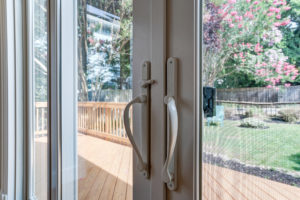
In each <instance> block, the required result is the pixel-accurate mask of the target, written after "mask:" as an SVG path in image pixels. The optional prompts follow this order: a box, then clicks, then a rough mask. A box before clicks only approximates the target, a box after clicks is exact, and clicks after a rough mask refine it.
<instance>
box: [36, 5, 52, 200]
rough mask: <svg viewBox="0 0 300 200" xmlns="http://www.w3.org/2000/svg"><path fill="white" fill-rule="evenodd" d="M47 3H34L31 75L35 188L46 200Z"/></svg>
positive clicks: (40, 197) (37, 196) (40, 196)
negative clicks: (32, 79)
mask: <svg viewBox="0 0 300 200" xmlns="http://www.w3.org/2000/svg"><path fill="white" fill-rule="evenodd" d="M47 4H48V1H47V0H35V1H34V13H33V15H34V19H33V20H34V21H33V49H34V53H33V73H34V76H33V77H34V128H35V133H34V166H33V167H34V188H35V196H36V198H37V199H40V200H44V199H47V187H48V181H47V180H48V173H47V171H48V152H47V146H48V144H47V143H48V139H47V134H48V132H47V127H48V125H47V123H48V122H47V120H48V114H47V92H48V86H47V74H48V72H47V65H48V61H47V45H48V42H47V37H48V36H47V26H48V23H47V10H48V9H47Z"/></svg>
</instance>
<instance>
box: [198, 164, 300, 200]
mask: <svg viewBox="0 0 300 200" xmlns="http://www.w3.org/2000/svg"><path fill="white" fill-rule="evenodd" d="M202 173H203V191H204V192H203V195H202V197H203V200H227V199H230V200H240V199H241V200H242V199H243V200H244V199H245V200H247V199H248V200H274V199H275V200H299V199H300V188H298V187H293V186H290V185H286V184H282V183H279V182H275V181H270V180H268V179H264V178H260V177H257V176H252V175H249V174H245V173H241V172H237V171H233V170H230V169H227V168H222V167H217V166H214V165H209V164H204V166H203V171H202Z"/></svg>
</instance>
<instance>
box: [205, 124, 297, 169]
mask: <svg viewBox="0 0 300 200" xmlns="http://www.w3.org/2000/svg"><path fill="white" fill-rule="evenodd" d="M239 125H240V121H231V120H225V121H224V126H223V127H220V126H210V127H207V126H204V136H203V144H204V145H203V148H204V151H205V152H210V153H217V154H220V155H223V156H227V157H228V158H230V159H234V158H235V159H239V160H240V161H242V162H244V163H247V164H253V165H259V166H267V167H272V168H282V169H286V170H288V171H298V172H300V124H288V123H267V126H269V127H270V128H268V129H251V128H241V127H239Z"/></svg>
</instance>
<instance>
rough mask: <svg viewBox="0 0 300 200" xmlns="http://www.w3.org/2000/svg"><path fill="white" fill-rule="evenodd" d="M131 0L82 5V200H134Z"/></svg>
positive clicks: (89, 0)
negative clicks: (128, 109) (126, 115)
mask: <svg viewBox="0 0 300 200" xmlns="http://www.w3.org/2000/svg"><path fill="white" fill-rule="evenodd" d="M131 44H132V0H113V1H100V0H79V1H78V137H77V141H78V148H77V149H78V198H79V199H103V200H106V199H112V198H119V197H122V199H132V149H131V146H130V143H129V140H128V138H127V136H126V133H125V129H124V124H123V112H124V108H125V106H126V104H127V102H128V101H130V100H131V99H132V73H131V69H132V65H131V61H132V48H131V46H132V45H131Z"/></svg>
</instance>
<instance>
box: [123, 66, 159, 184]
mask: <svg viewBox="0 0 300 200" xmlns="http://www.w3.org/2000/svg"><path fill="white" fill-rule="evenodd" d="M153 83H154V81H153V80H151V79H150V62H148V61H146V62H144V63H143V65H142V82H141V83H140V86H141V89H142V94H141V95H139V96H138V97H136V98H134V99H133V100H132V101H130V102H129V103H128V104H127V105H126V107H125V110H124V115H123V119H124V126H125V130H126V133H127V136H128V139H129V141H130V143H131V145H132V148H133V150H134V152H135V153H136V155H137V158H138V163H137V168H138V170H139V171H140V172H141V173H142V175H143V176H144V177H145V178H148V177H149V139H150V136H149V117H150V113H149V112H150V86H151V84H153ZM136 103H139V104H141V109H142V110H141V119H140V123H141V131H142V132H141V135H140V138H141V145H140V147H141V148H140V149H139V148H138V145H137V144H136V142H135V140H134V138H133V134H132V131H131V129H130V123H129V109H130V107H131V106H132V105H133V104H136Z"/></svg>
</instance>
